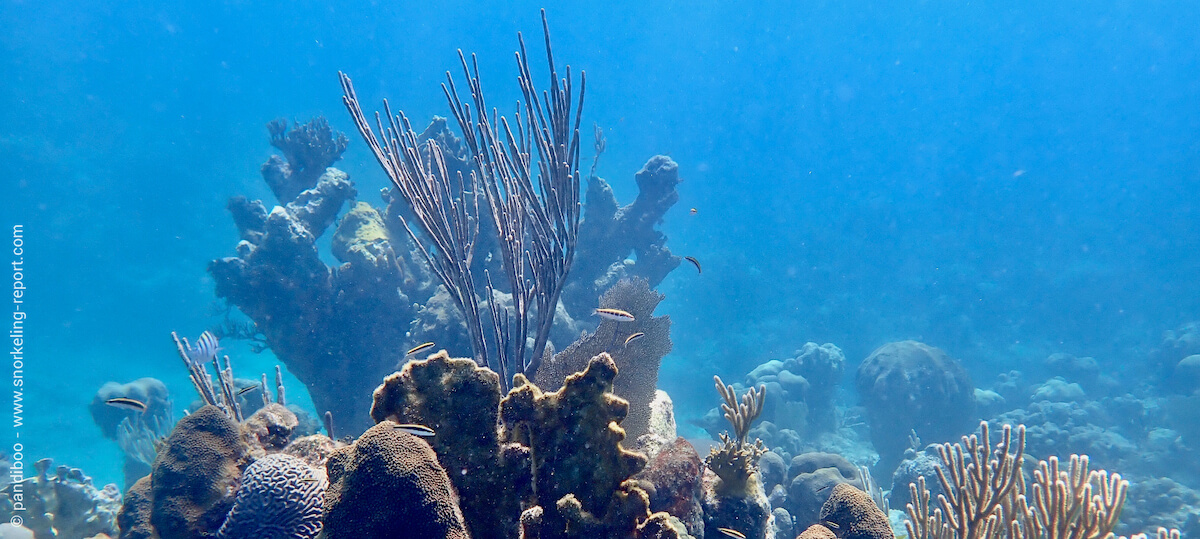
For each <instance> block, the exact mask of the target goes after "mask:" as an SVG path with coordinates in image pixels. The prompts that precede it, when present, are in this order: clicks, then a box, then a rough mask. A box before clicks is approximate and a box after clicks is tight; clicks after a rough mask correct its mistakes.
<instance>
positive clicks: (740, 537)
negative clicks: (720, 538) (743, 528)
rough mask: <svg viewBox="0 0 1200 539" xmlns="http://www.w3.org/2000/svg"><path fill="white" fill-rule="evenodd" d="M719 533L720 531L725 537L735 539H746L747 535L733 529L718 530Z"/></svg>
mask: <svg viewBox="0 0 1200 539" xmlns="http://www.w3.org/2000/svg"><path fill="white" fill-rule="evenodd" d="M717 531H719V532H721V533H723V534H725V535H728V536H730V537H733V538H734V539H746V534H744V533H742V532H740V531H737V530H735V529H733V528H717Z"/></svg>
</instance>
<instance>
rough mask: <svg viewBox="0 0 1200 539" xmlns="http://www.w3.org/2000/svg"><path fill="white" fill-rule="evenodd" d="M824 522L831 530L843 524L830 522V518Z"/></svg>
mask: <svg viewBox="0 0 1200 539" xmlns="http://www.w3.org/2000/svg"><path fill="white" fill-rule="evenodd" d="M822 524H824V525H825V527H826V528H829V529H831V530H836V529H838V528H840V527H841V526H838V523H837V522H830V521H828V520H826V521H825V522H822Z"/></svg>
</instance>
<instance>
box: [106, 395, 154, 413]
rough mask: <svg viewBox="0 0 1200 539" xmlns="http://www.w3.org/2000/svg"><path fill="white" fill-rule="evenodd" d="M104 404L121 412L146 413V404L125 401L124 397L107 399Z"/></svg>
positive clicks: (136, 401)
mask: <svg viewBox="0 0 1200 539" xmlns="http://www.w3.org/2000/svg"><path fill="white" fill-rule="evenodd" d="M104 404H107V405H109V406H112V407H114V408H120V409H122V410H133V411H135V412H145V411H146V403H144V402H142V401H139V400H134V399H127V398H125V397H117V398H115V399H108V400H106V401H104Z"/></svg>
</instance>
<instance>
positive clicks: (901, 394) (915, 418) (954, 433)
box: [855, 341, 976, 472]
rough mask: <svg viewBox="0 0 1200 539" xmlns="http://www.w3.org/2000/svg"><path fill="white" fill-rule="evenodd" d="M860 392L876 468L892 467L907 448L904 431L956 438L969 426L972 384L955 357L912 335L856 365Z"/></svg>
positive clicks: (972, 413)
mask: <svg viewBox="0 0 1200 539" xmlns="http://www.w3.org/2000/svg"><path fill="white" fill-rule="evenodd" d="M855 385H856V387H857V389H858V398H859V400H860V401H861V402H862V404H863V406H864V407H865V408H866V410H867V421H868V422H869V423H870V426H871V443H872V444H874V445H875V450H876V451H878V452H879V457H880V462H879V465H878V468H879V469H881V470H887V471H888V472H890V471H891V469H892V466H894V465H895V464H896V462H897V461H898V460H899V459H900V456H901V455H903V453H904V450H905V449H906V448H908V435H909V434H910V433H911V432H912V431H914V430H915V431H916V432H917V435H918V436H920V437H921V439H923V440H928V441H931V442H940V441H948V440H954V439H956V438H957V437H958V436H960V435H962V434H963V433H965V432H967V431H969V430H971V426H972V424H973V421H974V420H975V419H976V418H975V387H974V385H972V383H971V377H970V376H968V375H967V371H966V370H964V369H963V367H962V365H961V364H959V363H958V361H956V360H954V359H953V358H951V357H950V356H949V355H947V354H946V353H945V352H943V351H941V350H939V349H937V348H934V347H932V346H929V345H927V344H924V343H919V342H916V341H902V342H893V343H888V344H885V345H883V346H881V347H879V348H878V349H876V350H875V351H874V352H871V355H870V356H867V359H865V360H863V362H862V364H861V365H859V367H858V375H857V380H856V384H855Z"/></svg>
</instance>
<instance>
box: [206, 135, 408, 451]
mask: <svg viewBox="0 0 1200 539" xmlns="http://www.w3.org/2000/svg"><path fill="white" fill-rule="evenodd" d="M321 123H322V125H323V120H322V121H321ZM310 125H311V123H310ZM275 140H278V139H277V138H276V139H275ZM295 140H296V141H302V142H303V143H292V142H288V143H287V144H286V145H287V147H288V148H289V150H286V151H285V154H288V153H289V152H291V155H288V157H287V161H288V162H289V163H290V162H298V163H305V165H304V168H303V170H319V171H320V172H319V173H318V175H317V177H316V178H311V177H309V176H310V175H311V174H308V175H306V174H300V175H297V174H292V175H290V176H289V175H287V174H284V173H283V172H280V171H281V170H283V168H287V167H284V166H283V165H282V164H281V163H283V161H282V160H281V159H279V158H277V157H275V158H272V160H270V161H268V162H267V164H266V165H264V166H263V176H264V179H265V180H266V181H267V183H268V185H271V186H272V190H273V192H275V193H276V196H277V197H278V200H279V203H280V204H282V205H281V206H275V207H274V208H273V209H270V210H268V209H267V207H266V206H264V205H263V204H262V203H261V202H259V201H247V200H246V199H245V198H242V197H235V198H233V199H231V200H230V202H229V209H230V213H231V214H232V215H233V216H234V221H235V223H237V225H238V229H239V232H240V235H241V237H242V241H241V243H239V244H238V247H237V253H238V256H237V257H230V258H223V259H220V260H216V261H213V262H212V263H210V264H209V273H210V274H212V276H213V279H214V281H215V283H216V293H217V296H218V297H221V298H223V299H225V300H226V301H228V302H229V303H231V304H233V305H235V306H237V307H238V308H239V309H240V310H241V311H242V312H244V313H245V314H246V315H247V316H249V317H250V318H251V319H252V320H253V321H254V323H255V325H256V327H257V328H258V330H259V331H261V332H262V334H263V338H264V339H265V341H266V343H267V345H269V346H270V348H271V349H272V351H274V353H275V354H276V356H278V357H279V358H280V359H281V360H282V361H283V362H284V363H285V364H287V366H288V369H289V370H290V371H291V372H292V374H294V375H295V376H296V377H297V378H299V379H300V381H301V382H303V383H304V384H305V385H306V386H307V387H308V390H309V394H310V395H311V396H312V399H313V403H314V405H315V406H316V408H317V410H319V411H326V410H328V411H331V412H332V413H333V415H334V416H335V417H337V418H338V422H339V424H341V425H343V426H344V427H345V428H346V429H347V430H348V431H353V432H361V431H362V430H363V429H365V428H366V427H367V426H369V425H370V422H369V420H368V418H367V417H366V415H365V411H366V410H367V409H368V408H369V402H368V400H367V399H368V398H369V395H370V390H371V388H373V387H374V384H375V383H376V381H377V380H379V379H381V378H383V376H385V375H386V374H387V373H388V372H390V371H392V370H393V368H394V367H395V365H396V363H397V362H398V361H400V360H401V359H402V358H401V357H400V356H401V354H402V352H397V351H396V349H395V348H393V347H384V346H376V344H375V343H380V342H390V343H401V342H404V341H405V339H406V336H405V328H403V327H401V326H398V325H397V324H396V323H395V321H396V320H411V319H412V318H413V317H414V314H415V312H414V309H413V300H412V299H411V298H409V297H408V296H406V295H405V294H404V293H403V292H401V291H400V287H401V286H402V285H404V284H405V280H406V279H411V278H412V276H411V272H408V273H404V269H405V265H404V262H402V261H401V259H400V257H399V256H398V255H397V254H396V253H397V251H399V252H401V253H408V252H409V250H408V249H407V248H406V245H405V244H404V243H403V242H401V243H399V244H394V243H392V242H390V239H389V236H388V235H387V234H386V233H385V232H386V231H382V230H380V228H379V226H378V225H379V222H380V219H379V217H378V215H377V214H375V212H374V210H372V209H371V208H370V207H369V206H366V207H363V205H359V206H355V210H354V213H353V215H352V216H350V217H349V218H347V219H344V220H343V222H342V223H341V225H339V227H338V231H337V233H336V234H334V241H333V247H332V251H333V253H334V254H335V257H336V258H337V259H338V260H339V262H341V265H340V266H337V267H329V266H327V265H326V264H325V263H324V262H323V261H322V260H321V258H320V256H319V253H318V249H317V245H316V241H317V238H319V237H320V236H321V235H322V234H323V233H324V232H325V230H326V229H327V228H328V227H329V226H330V225H331V224H332V222H333V219H334V218H335V217H336V215H337V213H338V211H339V210H340V208H342V207H343V205H345V204H346V203H347V201H352V199H353V198H354V196H355V189H354V186H353V184H352V183H351V182H350V181H349V178H348V176H347V175H346V174H345V173H344V172H342V171H339V170H337V169H334V168H326V167H328V166H329V165H330V164H332V163H333V160H335V157H336V155H337V154H340V151H336V150H338V148H342V149H344V146H345V136H344V135H342V134H341V133H334V132H332V131H330V130H328V128H327V126H325V127H324V128H319V129H318V128H305V129H304V130H303V133H297V134H296V138H295ZM273 142H274V140H273ZM281 178H282V179H281ZM301 188H302V189H301ZM298 189H299V190H298ZM411 284H412V283H411V282H410V285H411ZM408 288H409V289H411V288H417V287H415V286H409V287H408ZM387 291H393V292H392V293H388V292H387ZM430 293H431V292H430ZM416 299H418V300H423V299H424V298H420V297H418V298H416Z"/></svg>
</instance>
